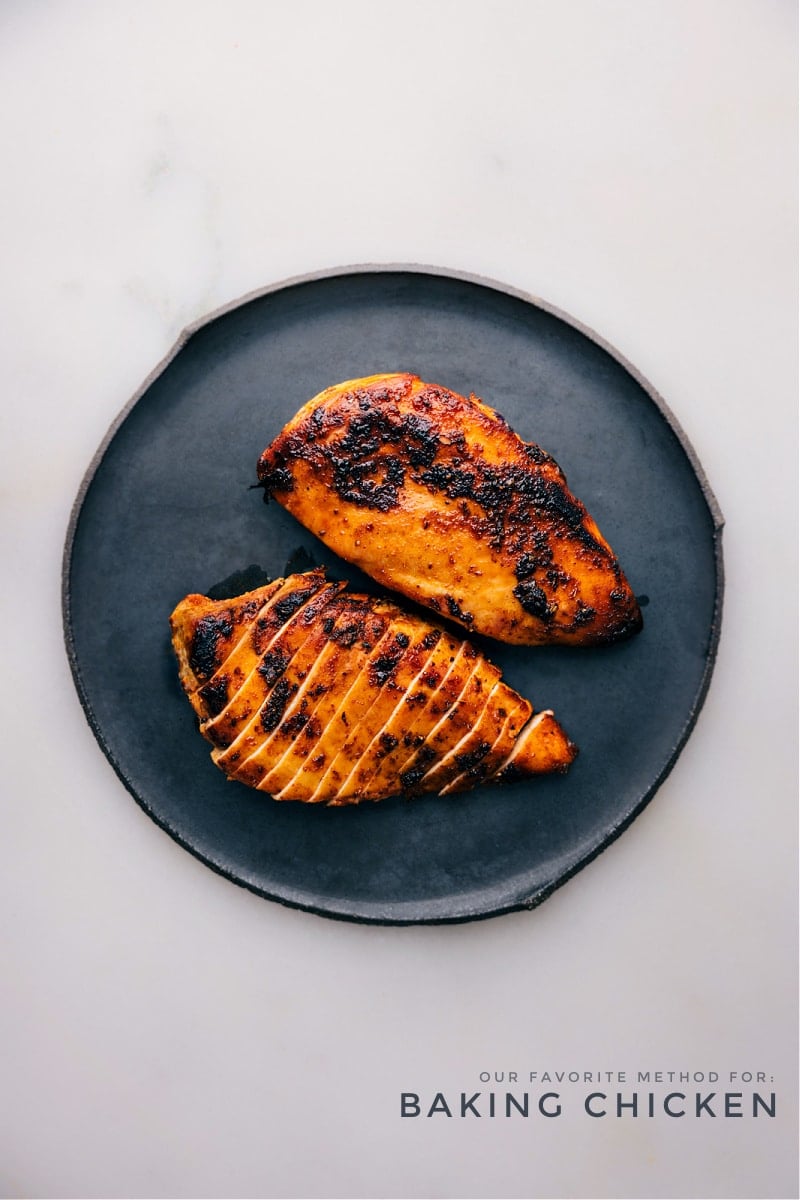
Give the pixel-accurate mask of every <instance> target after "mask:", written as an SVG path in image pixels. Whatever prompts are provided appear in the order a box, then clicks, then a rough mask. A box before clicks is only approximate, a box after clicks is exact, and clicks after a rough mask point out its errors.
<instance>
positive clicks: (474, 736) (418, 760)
mask: <svg viewBox="0 0 800 1200" xmlns="http://www.w3.org/2000/svg"><path fill="white" fill-rule="evenodd" d="M170 624H171V628H172V642H173V646H174V649H175V654H176V656H177V659H178V672H179V677H180V680H181V683H182V685H183V688H184V691H185V692H186V694H187V696H188V697H189V700H190V702H191V704H192V707H193V708H194V711H195V713H196V714H197V716H198V717H199V719H200V730H201V732H202V733H203V734H204V736H205V737H206V738H207V739H208V741H209V742H211V744H212V746H213V749H212V751H211V757H212V759H213V760H214V762H215V763H216V765H217V766H218V767H219V768H220V769H221V770H223V771H224V772H225V774H226V775H228V776H229V777H230V778H231V779H236V780H239V781H240V782H242V783H246V784H249V785H250V786H251V787H254V788H258V789H259V790H261V791H264V792H267V793H269V794H270V795H272V796H274V797H276V799H279V800H301V801H306V802H309V803H323V804H330V805H344V804H357V803H358V802H359V801H361V800H366V799H369V800H381V799H384V798H385V797H387V796H392V795H397V794H398V793H403V794H406V795H417V794H421V793H423V792H438V793H440V794H444V793H449V792H457V791H464V790H466V789H468V788H471V787H473V786H475V784H476V783H479V782H482V781H483V780H490V779H510V778H518V777H522V776H527V775H535V774H540V773H542V772H547V771H556V770H563V769H565V768H566V767H568V766H569V764H570V763H571V762H572V760H573V758H574V757H575V754H576V749H575V747H574V746H573V744H572V743H571V742H570V740H569V738H568V737H567V735H566V734H565V733H564V731H563V730H562V729H561V727H560V726H559V724H558V722H557V721H556V720H555V718H554V716H553V714H552V713H551V712H549V711H547V712H540V713H537V714H536V715H534V714H533V709H532V707H531V704H530V703H529V702H528V701H527V700H525V699H523V698H522V697H521V696H519V695H518V694H517V693H516V692H515V691H513V689H512V688H510V687H508V686H507V685H506V684H505V683H503V681H502V679H501V678H500V672H499V670H498V669H497V667H495V666H493V665H492V664H491V663H490V662H488V661H487V659H486V658H485V657H484V656H483V655H482V654H481V653H480V652H479V651H478V650H477V649H476V648H475V647H474V646H472V645H470V644H469V643H468V642H466V641H463V640H460V639H459V638H458V637H453V636H452V635H451V634H450V633H448V632H446V631H445V630H444V629H443V628H441V627H439V626H437V625H432V624H430V623H429V622H427V621H425V620H422V619H421V618H419V617H417V616H412V615H410V614H408V613H404V612H403V611H402V610H401V609H399V608H398V607H397V606H396V605H394V604H391V603H389V602H387V601H384V600H378V599H375V598H374V597H372V596H363V595H356V594H351V593H349V592H348V591H347V590H346V588H345V585H344V584H340V583H330V582H328V580H327V579H326V577H325V575H324V573H323V571H321V570H316V571H309V572H306V573H304V574H298V575H291V576H289V577H287V578H286V579H279V580H276V581H275V582H273V583H270V584H268V585H266V586H265V587H262V588H257V589H256V590H255V591H251V592H247V593H246V594H245V595H243V596H239V597H237V598H236V599H233V600H210V599H209V598H208V597H207V596H200V595H191V596H187V597H186V598H185V599H184V600H182V601H181V602H180V604H178V606H177V607H176V609H175V611H174V612H173V613H172V616H171V619H170Z"/></svg>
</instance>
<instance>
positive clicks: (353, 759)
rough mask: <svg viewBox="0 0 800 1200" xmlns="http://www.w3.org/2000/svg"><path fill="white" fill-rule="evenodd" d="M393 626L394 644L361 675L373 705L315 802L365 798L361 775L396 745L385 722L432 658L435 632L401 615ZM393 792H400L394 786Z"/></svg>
mask: <svg viewBox="0 0 800 1200" xmlns="http://www.w3.org/2000/svg"><path fill="white" fill-rule="evenodd" d="M398 626H399V628H398ZM395 628H397V633H396V634H395V640H394V645H393V646H390V648H389V649H388V650H387V652H386V653H385V655H384V656H382V657H381V658H378V659H376V660H375V661H374V662H373V663H372V664H370V669H369V670H367V671H366V672H364V674H363V676H362V681H361V686H362V688H363V689H364V691H365V692H366V693H367V694H368V695H372V696H373V701H372V703H371V704H366V705H365V712H364V716H363V717H362V719H361V720H360V721H359V723H358V724H357V725H356V726H355V727H354V728H353V730H352V731H351V732H350V734H349V735H348V737H347V738H346V740H345V741H344V742H343V743H342V745H341V748H340V750H339V752H338V754H336V756H335V757H334V758H333V760H332V762H331V764H330V766H329V767H328V770H327V771H326V772H325V774H324V776H323V777H322V779H320V782H319V785H318V787H317V788H316V790H315V792H314V798H315V799H317V800H318V799H320V798H321V796H322V795H324V794H325V793H326V792H327V791H330V790H334V791H335V792H336V800H334V801H332V803H334V804H344V803H349V802H350V799H351V797H353V796H358V797H359V798H360V799H361V798H363V795H364V793H363V790H362V788H361V787H360V781H361V778H362V776H363V775H364V774H365V773H366V772H367V771H371V770H372V769H374V767H375V765H376V764H378V763H380V762H381V760H382V758H383V757H385V755H386V754H387V753H388V752H389V750H391V749H392V746H393V743H392V741H391V739H390V738H389V735H388V734H387V733H386V732H385V727H386V724H387V723H388V721H389V720H390V719H391V717H392V715H393V713H394V710H395V708H396V707H397V705H398V704H401V703H402V702H403V700H404V698H405V697H406V696H407V695H408V691H409V688H410V687H411V686H412V684H413V682H414V680H415V679H416V677H417V675H418V674H419V672H420V669H421V667H422V666H424V663H425V662H426V661H427V659H428V658H429V657H430V652H431V650H432V645H431V638H432V635H433V633H434V631H433V630H432V629H431V628H430V626H429V625H428V624H427V623H426V622H423V621H420V620H419V619H418V618H416V617H407V616H403V617H402V618H401V619H400V620H398V622H397V624H396V625H395ZM394 790H397V787H396V784H395V788H394ZM389 794H391V792H390V793H389Z"/></svg>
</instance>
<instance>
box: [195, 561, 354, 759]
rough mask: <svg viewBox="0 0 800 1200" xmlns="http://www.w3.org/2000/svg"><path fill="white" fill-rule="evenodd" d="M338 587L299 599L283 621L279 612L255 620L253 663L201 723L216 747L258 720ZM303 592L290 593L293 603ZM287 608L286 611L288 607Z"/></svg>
mask: <svg viewBox="0 0 800 1200" xmlns="http://www.w3.org/2000/svg"><path fill="white" fill-rule="evenodd" d="M339 590H340V585H336V584H327V585H326V586H325V587H323V588H320V589H319V590H318V591H313V592H312V593H311V594H310V595H306V597H304V598H302V599H301V602H300V603H299V607H296V608H294V607H293V611H292V612H291V615H290V616H288V617H287V618H286V619H285V620H284V621H283V623H282V624H278V621H279V620H280V614H279V613H270V614H268V615H267V617H266V618H265V620H264V623H263V625H262V624H261V623H257V624H256V625H255V626H254V627H253V634H252V640H253V642H254V643H255V646H254V649H255V652H256V658H255V666H254V667H253V668H252V670H251V671H250V673H249V674H248V675H247V676H246V677H245V679H244V680H243V681H242V682H241V684H240V685H239V688H238V691H236V692H235V693H234V695H233V696H231V698H230V700H229V701H228V703H227V704H226V706H225V707H224V708H223V709H222V710H221V711H220V712H218V713H216V714H214V715H212V716H211V717H210V719H209V720H207V721H205V722H204V723H203V725H202V732H203V734H204V735H205V736H206V737H207V738H208V740H209V741H211V742H213V743H214V745H215V746H218V747H219V748H220V749H222V750H226V749H227V748H228V747H229V746H231V744H232V742H234V741H235V740H236V739H237V738H240V737H241V736H242V733H243V726H245V725H246V724H247V722H249V721H252V722H255V721H256V720H258V719H259V710H260V709H261V708H262V706H263V705H264V703H265V701H266V700H267V699H268V698H269V697H270V696H271V695H272V692H273V690H274V688H275V686H276V685H277V684H279V683H280V680H281V677H282V676H283V674H284V672H285V670H286V667H287V666H288V664H289V662H290V661H291V659H292V656H293V654H295V652H296V651H297V650H298V648H299V647H300V646H301V645H303V644H304V642H305V641H306V640H307V639H309V638H311V637H313V635H314V634H315V632H316V617H317V616H318V614H319V613H320V611H321V610H322V609H324V608H325V606H326V605H327V604H328V602H329V600H330V599H331V598H332V597H333V596H335V595H336V594H337V592H338V591H339ZM302 595H303V594H302V592H301V591H300V589H297V590H295V591H294V592H293V593H292V596H291V599H292V602H293V606H294V603H295V602H296V601H297V600H298V598H299V597H302ZM286 611H289V610H288V608H287V610H286ZM281 687H282V685H281ZM280 690H281V689H280V688H279V692H280ZM209 712H211V710H210V709H209ZM239 749H241V747H239Z"/></svg>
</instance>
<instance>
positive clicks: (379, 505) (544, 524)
mask: <svg viewBox="0 0 800 1200" xmlns="http://www.w3.org/2000/svg"><path fill="white" fill-rule="evenodd" d="M258 476H259V480H260V482H261V484H262V486H263V488H264V489H265V498H266V499H268V498H269V497H274V498H275V499H276V500H277V501H278V502H279V503H280V504H282V505H283V506H284V507H285V508H287V509H288V510H289V512H291V513H292V514H293V515H294V516H295V517H296V518H297V519H298V520H299V521H301V522H302V524H303V525H305V526H306V528H307V529H309V530H311V532H312V533H314V534H316V536H317V537H319V538H320V539H321V540H322V541H323V542H325V544H326V545H327V546H329V547H330V548H331V549H332V550H334V551H335V552H336V553H337V554H339V555H340V556H341V557H342V558H344V559H346V560H347V561H348V562H351V563H355V564H356V565H357V566H359V567H360V568H361V569H362V570H363V571H365V572H366V573H367V574H368V575H371V576H372V577H373V578H374V579H376V580H377V581H378V582H379V583H381V584H383V585H385V586H386V587H388V588H391V589H393V590H394V591H396V592H400V593H402V594H403V595H405V596H408V597H410V598H411V599H412V600H415V601H417V602H418V603H420V604H423V605H425V606H427V607H428V608H431V609H433V610H434V611H435V612H437V613H439V614H440V615H441V616H443V617H446V618H449V619H451V620H453V621H456V622H457V623H459V624H461V625H462V626H464V627H465V628H466V629H468V630H471V631H473V632H476V633H482V634H485V635H487V636H488V637H493V638H498V639H499V640H501V641H504V642H512V643H519V644H525V645H539V644H544V643H553V642H567V643H572V644H592V643H604V642H612V641H616V640H618V639H621V638H625V637H628V636H630V635H631V634H633V633H635V632H636V631H637V630H639V629H640V628H641V624H642V618H641V613H640V611H639V606H638V604H637V602H636V599H635V597H634V595H633V592H632V591H631V588H630V585H629V584H628V581H627V579H626V578H625V576H624V574H623V572H622V568H621V567H620V565H619V563H618V561H617V559H616V558H615V556H614V553H613V551H612V550H611V547H610V546H609V544H608V542H607V541H606V540H605V538H604V537H603V535H602V534H601V532H600V530H599V529H598V527H597V525H596V523H595V521H594V520H593V519H592V517H590V516H589V514H588V512H587V511H586V509H585V507H584V506H583V504H582V503H581V502H580V500H578V499H576V497H575V496H573V495H572V493H571V492H570V491H569V489H568V487H567V483H566V479H565V477H564V475H563V473H562V471H561V469H560V468H559V466H558V465H557V463H556V462H555V461H554V460H553V459H552V458H551V457H550V456H549V455H548V454H546V453H545V451H543V450H541V449H540V448H539V447H538V446H536V445H533V444H532V443H526V442H523V441H522V440H521V439H520V438H519V437H518V436H517V434H516V433H514V432H513V431H512V430H511V429H510V428H509V426H508V425H507V424H506V422H505V421H504V420H503V418H502V417H501V416H499V415H498V413H496V412H494V411H493V410H492V409H491V408H489V407H488V405H486V404H484V403H482V401H480V400H478V399H476V397H475V396H470V397H469V398H467V397H464V396H460V395H458V394H456V393H455V392H451V391H448V389H447V388H443V387H439V386H437V385H435V384H429V383H423V381H422V380H421V379H419V378H418V377H417V376H415V375H409V374H396V375H373V376H369V377H368V378H365V379H356V380H350V381H349V382H346V383H341V384H338V385H337V386H335V387H331V388H328V389H326V390H325V391H323V392H321V393H320V394H319V395H318V396H315V397H314V399H312V400H309V401H308V403H307V404H306V405H304V407H303V408H301V409H300V411H299V412H298V413H297V415H296V416H295V417H294V418H293V419H292V420H291V421H290V422H289V423H288V425H286V426H285V428H284V429H283V430H282V431H281V433H279V434H278V436H277V437H276V438H275V440H274V441H273V442H272V443H271V445H270V446H268V447H267V449H266V450H265V451H264V453H263V454H262V456H261V458H260V460H259V462H258Z"/></svg>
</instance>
